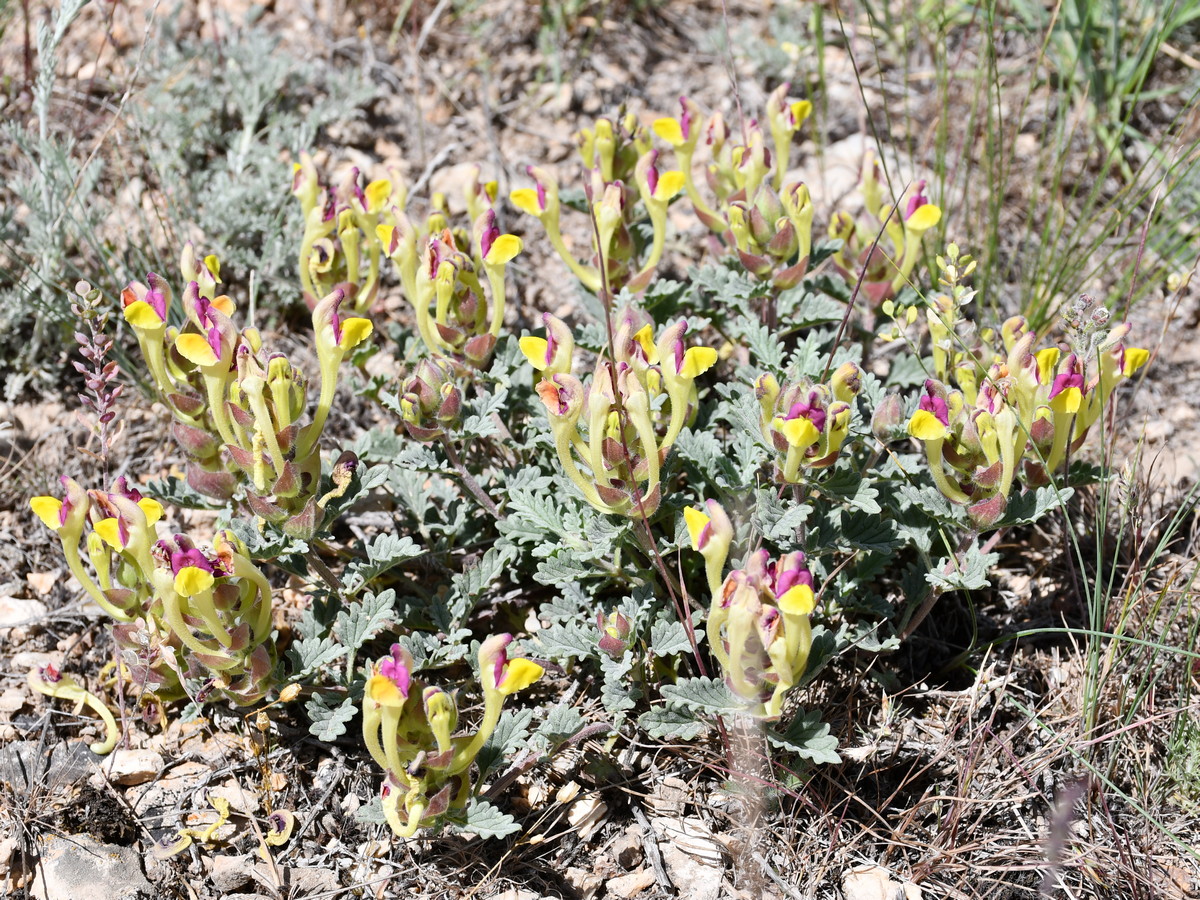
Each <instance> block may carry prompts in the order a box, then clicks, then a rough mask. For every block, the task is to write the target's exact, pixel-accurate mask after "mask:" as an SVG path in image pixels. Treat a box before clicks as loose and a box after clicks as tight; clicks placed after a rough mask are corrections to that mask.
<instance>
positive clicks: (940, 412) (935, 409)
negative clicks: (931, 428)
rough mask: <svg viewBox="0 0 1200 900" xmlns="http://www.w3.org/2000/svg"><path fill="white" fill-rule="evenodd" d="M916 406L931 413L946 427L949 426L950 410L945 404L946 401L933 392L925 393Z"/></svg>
mask: <svg viewBox="0 0 1200 900" xmlns="http://www.w3.org/2000/svg"><path fill="white" fill-rule="evenodd" d="M917 408H918V409H923V410H925V411H926V412H929V413H933V415H934V416H936V417H937V420H938V421H939V422H941V423H942V424H943V425H945V426H946V427H949V426H950V410H949V408H947V406H946V401H945V400H943V399H942V398H941V397H938V396H936V395H934V394H926V395H925V396H924V397H922V398H921V401H920V402H919V403H918V404H917Z"/></svg>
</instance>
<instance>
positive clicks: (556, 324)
mask: <svg viewBox="0 0 1200 900" xmlns="http://www.w3.org/2000/svg"><path fill="white" fill-rule="evenodd" d="M543 321H544V322H545V324H546V337H545V338H539V337H524V338H521V350H522V352H524V354H525V356H526V358H527V359H528V360H529V361H530V363H531V364H532V365H533V368H534V370H535V371H536V372H538V373H539V374H540V375H541V381H540V382H539V383H538V385H537V392H538V396H539V397H541V400H542V402H543V403H544V404H545V406H546V412H547V415H548V416H549V419H550V427H551V428H552V429H553V432H554V445H555V449H556V450H557V452H558V458H559V462H560V463H561V464H562V467H563V470H564V471H565V472H566V474H567V475H568V477H570V479H571V480H572V481H573V482H574V483H575V485H576V486H577V487H578V488H579V490H580V491H581V492H582V494H583V496H584V497H585V498H587V501H588V502H589V503H591V504H592V505H593V506H594V507H596V509H598V510H600V511H601V512H606V513H615V514H618V515H628V516H639V515H642V514H643V513H644V514H647V515H648V514H649V513H651V512H653V511H654V510H656V509H657V508H658V505H659V502H660V501H661V499H662V484H661V467H662V464H663V462H664V461H665V460H666V458H667V454H668V453H669V452H670V450H671V447H672V445H673V444H674V443H675V439H676V438H677V437H678V436H679V432H680V430H682V428H683V426H684V425H685V424H687V423H688V422H689V421H690V420H691V419H692V418H693V417H694V416H695V413H696V409H697V406H698V402H699V401H698V397H697V392H696V378H697V377H698V376H699V375H700V374H701V373H703V372H705V371H707V370H708V369H709V368H710V367H711V366H712V365H713V364H714V363H715V362H716V361H717V351H716V350H713V349H711V348H709V347H692V348H690V349H689V348H687V347H686V345H685V344H684V340H683V338H684V335H685V334H686V332H687V322H685V321H682V320H681V321H679V322H676V323H675V324H674V325H671V326H669V327H667V328H664V329H663V330H662V331H661V332H660V334H659V337H658V339H657V341H656V340H655V339H654V323H653V322H652V321H651V320H650V318H649V317H648V316H646V315H645V314H644V313H639V312H636V311H632V310H630V311H625V312H624V313H622V314H620V315H619V316H618V323H617V325H616V328H615V336H614V348H615V359H612V360H609V359H603V358H602V359H600V360H598V361H597V363H596V366H595V369H594V370H593V372H592V375H591V378H590V379H589V380H588V382H587V383H586V385H585V384H584V383H583V382H581V381H580V380H579V378H577V377H576V376H575V375H573V374H572V373H571V369H572V365H573V356H574V347H575V340H574V337H573V335H572V334H571V330H570V329H569V328H568V327H567V325H566V323H564V322H563V321H561V320H560V319H557V318H555V317H554V316H552V315H550V314H549V313H546V314H545V315H544V316H543Z"/></svg>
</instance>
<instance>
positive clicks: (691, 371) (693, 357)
mask: <svg viewBox="0 0 1200 900" xmlns="http://www.w3.org/2000/svg"><path fill="white" fill-rule="evenodd" d="M716 362H717V351H716V350H714V349H713V348H712V347H692V348H691V349H690V350H688V351H687V353H685V354H683V367H682V368H681V369H680V371H679V375H680V377H682V378H695V377H696V376H697V375H699V374H701V373H702V372H707V371H708V370H709V369H711V368H712V367H713V366H714V365H716Z"/></svg>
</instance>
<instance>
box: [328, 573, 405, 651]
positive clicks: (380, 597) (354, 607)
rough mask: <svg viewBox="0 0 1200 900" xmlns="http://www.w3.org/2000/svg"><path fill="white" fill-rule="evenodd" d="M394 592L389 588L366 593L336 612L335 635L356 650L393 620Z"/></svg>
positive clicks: (345, 644) (346, 645) (348, 646)
mask: <svg viewBox="0 0 1200 900" xmlns="http://www.w3.org/2000/svg"><path fill="white" fill-rule="evenodd" d="M395 607H396V592H395V591H394V590H392V589H391V588H388V589H387V590H386V591H382V592H381V593H379V594H373V593H367V594H366V595H364V596H363V598H362V599H361V600H358V601H356V602H354V603H351V604H350V605H349V606H348V607H347V608H346V609H344V610H342V611H341V612H339V613H338V614H337V620H336V628H337V635H338V637H339V638H341V641H342V644H343V645H344V646H345V647H347V648H349V649H351V650H358V649H359V648H360V647H362V645H363V644H365V643H366V642H367V641H369V640H371V638H373V637H375V635H376V634H378V633H379V632H380V631H382V630H383V629H384V628H386V627H387V626H389V625H391V624H392V622H393V621H394V618H395V616H394V611H395Z"/></svg>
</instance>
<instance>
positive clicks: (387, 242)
mask: <svg viewBox="0 0 1200 900" xmlns="http://www.w3.org/2000/svg"><path fill="white" fill-rule="evenodd" d="M395 231H396V226H395V225H376V226H375V237H377V238H379V241H380V243H381V244H383V249H384V251H387V249H388V248H389V247H391V246H392V235H393V234H394V233H395Z"/></svg>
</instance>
